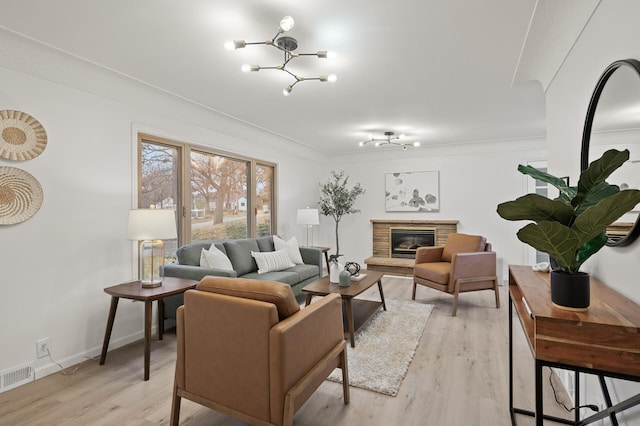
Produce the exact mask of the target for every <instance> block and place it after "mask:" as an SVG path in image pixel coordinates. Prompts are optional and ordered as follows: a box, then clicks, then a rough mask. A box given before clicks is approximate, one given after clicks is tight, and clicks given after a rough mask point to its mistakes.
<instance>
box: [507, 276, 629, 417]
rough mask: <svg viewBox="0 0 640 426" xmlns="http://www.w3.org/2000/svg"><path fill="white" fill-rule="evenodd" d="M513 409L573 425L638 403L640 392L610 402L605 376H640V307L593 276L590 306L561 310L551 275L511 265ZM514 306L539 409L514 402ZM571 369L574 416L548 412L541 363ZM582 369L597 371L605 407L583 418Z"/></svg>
mask: <svg viewBox="0 0 640 426" xmlns="http://www.w3.org/2000/svg"><path fill="white" fill-rule="evenodd" d="M509 302H510V303H509V411H510V413H511V423H512V424H513V425H515V424H516V420H515V414H524V415H528V416H535V418H536V425H540V426H541V425H542V424H543V423H542V422H543V419H546V420H552V421H555V422H558V423H564V424H571V425H584V424H589V423H593V422H595V421H597V420H600V419H603V418H605V417H609V418H610V419H611V422H612V424H613V425H617V424H618V423H617V419H616V413H617V412H620V411H624V410H626V409H628V408H630V407H633V406H635V405H638V404H640V394H638V395H635V396H633V397H631V398H629V399H627V400H625V401H622V402H619V403H617V404H615V405H613V404H612V402H611V398H610V397H609V392H608V389H607V386H606V382H605V380H604V377H611V378H616V379H623V380H631V381H636V382H639V381H640V306H639V305H638V304H637V303H635V302H633V301H631V300H629V299H628V298H626V297H624V296H623V295H621V294H620V293H618V292H616V291H615V290H613V289H611V288H610V287H607V286H606V285H605V284H603V283H602V282H600V281H599V280H597V279H595V278H593V277H591V306H590V307H589V309H588V311H587V312H572V311H566V310H563V309H558V308H556V307H554V306H553V304H552V303H551V290H550V286H549V274H548V273H546V272H534V271H533V270H532V269H531V267H530V266H509ZM513 308H515V310H516V313H517V316H518V319H519V320H520V324H521V325H522V328H523V329H524V333H525V335H526V339H527V343H528V344H529V349H530V350H531V353H532V355H533V357H534V359H535V393H536V394H535V412H532V411H527V410H523V409H519V408H514V406H513V341H512V339H513V324H512V323H513ZM545 366H548V367H554V368H560V369H565V370H569V371H573V372H574V374H575V378H576V385H575V407H576V408H575V420H567V419H562V418H558V417H553V416H547V415H544V411H543V404H542V367H545ZM580 373H588V374H594V375H597V376H598V377H599V379H600V385H601V387H602V391H603V395H604V399H605V401H606V403H607V408H606V409H604V410H602V411H600V412H598V413H596V414H594V415H591V416H589V417H587V418H585V419H582V420H581V419H580V410H579V409H578V407H579V406H580V382H579V377H580Z"/></svg>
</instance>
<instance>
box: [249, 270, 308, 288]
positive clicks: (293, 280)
mask: <svg viewBox="0 0 640 426" xmlns="http://www.w3.org/2000/svg"><path fill="white" fill-rule="evenodd" d="M242 278H247V279H252V280H265V281H277V282H279V283H284V284H289V285H290V286H293V285H296V284H298V283H299V282H300V274H298V273H297V272H293V271H288V270H287V271H274V272H267V273H264V274H258V273H257V272H251V273H249V274H247V275H243V276H242Z"/></svg>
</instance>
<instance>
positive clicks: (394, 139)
mask: <svg viewBox="0 0 640 426" xmlns="http://www.w3.org/2000/svg"><path fill="white" fill-rule="evenodd" d="M404 138H405V135H404V134H402V133H401V134H399V135H396V134H395V132H384V138H376V137H374V136H373V135H369V139H367V140H366V141H362V142H360V143H358V145H360V146H365V145H367V144H369V143H373V144H374V145H375V146H383V145H395V146H399V147H401V148H402V150H403V151H406V150H407V148H408V147H410V146H411V147H414V148H417V147H419V146H420V142H417V141H416V142H399V141H400V140H401V139H404Z"/></svg>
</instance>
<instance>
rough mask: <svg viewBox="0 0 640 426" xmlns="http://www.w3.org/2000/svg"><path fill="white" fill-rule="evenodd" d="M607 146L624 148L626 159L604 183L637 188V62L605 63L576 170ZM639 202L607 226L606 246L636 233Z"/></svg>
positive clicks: (639, 76)
mask: <svg viewBox="0 0 640 426" xmlns="http://www.w3.org/2000/svg"><path fill="white" fill-rule="evenodd" d="M609 149H617V150H623V149H628V150H629V153H630V156H629V161H627V162H626V163H625V164H623V165H622V167H620V168H619V169H618V170H616V171H615V172H614V173H612V174H611V176H610V177H609V179H607V182H609V183H611V184H615V185H618V186H620V188H621V189H625V188H635V189H640V61H637V60H635V59H624V60H620V61H616V62H614V63H612V64H611V65H609V66H608V67H607V69H606V70H605V71H604V72H603V73H602V75H601V76H600V79H599V80H598V83H597V84H596V88H595V90H594V91H593V95H592V96H591V102H590V103H589V109H588V110H587V118H586V121H585V123H584V133H583V135H582V153H581V158H580V171H584V170H585V169H586V168H587V167H588V166H589V164H590V163H591V162H592V161H594V160H595V159H597V158H600V156H601V155H602V154H603V153H604V152H605V151H607V150H609ZM639 213H640V204H638V205H637V206H636V207H634V209H633V210H632V211H630V212H629V213H626V214H625V215H623V216H622V217H621V218H620V219H618V221H617V222H616V223H614V224H613V225H612V226H610V227H609V228H608V229H607V237H608V241H607V245H608V246H618V247H621V246H626V245H628V244H630V243H632V242H633V241H634V240H635V239H636V238H637V237H638V234H640V225H639V222H640V221H639V218H638V216H639Z"/></svg>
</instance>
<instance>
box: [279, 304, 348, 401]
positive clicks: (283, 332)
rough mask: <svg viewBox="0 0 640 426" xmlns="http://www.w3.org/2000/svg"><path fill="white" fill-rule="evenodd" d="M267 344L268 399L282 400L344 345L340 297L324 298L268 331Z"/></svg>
mask: <svg viewBox="0 0 640 426" xmlns="http://www.w3.org/2000/svg"><path fill="white" fill-rule="evenodd" d="M269 341H270V347H269V352H270V361H269V363H270V370H271V376H270V377H271V395H272V397H273V396H274V395H282V396H284V394H285V393H286V392H287V391H288V390H289V389H291V387H293V386H294V385H295V384H296V383H297V382H298V381H299V380H301V379H302V378H303V377H304V376H305V375H306V374H307V373H308V372H309V371H311V370H312V369H313V367H314V366H315V365H316V364H318V362H319V361H320V360H322V359H323V357H325V355H327V354H328V353H329V352H331V351H332V350H333V349H334V348H335V347H336V346H337V345H339V344H341V343H343V342H344V331H343V328H342V299H341V297H340V295H338V294H330V295H328V296H325V297H323V298H321V299H319V300H318V301H316V302H314V303H312V304H311V305H309V306H307V307H306V308H304V309H302V310H300V311H299V312H297V313H296V314H294V315H292V316H290V317H289V318H287V319H285V320H283V321H281V322H279V323H278V324H276V325H275V326H273V327H272V328H271V331H270V333H269ZM334 367H337V364H336V365H335V366H334ZM325 378H326V377H323V378H322V380H324V379H325Z"/></svg>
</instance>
